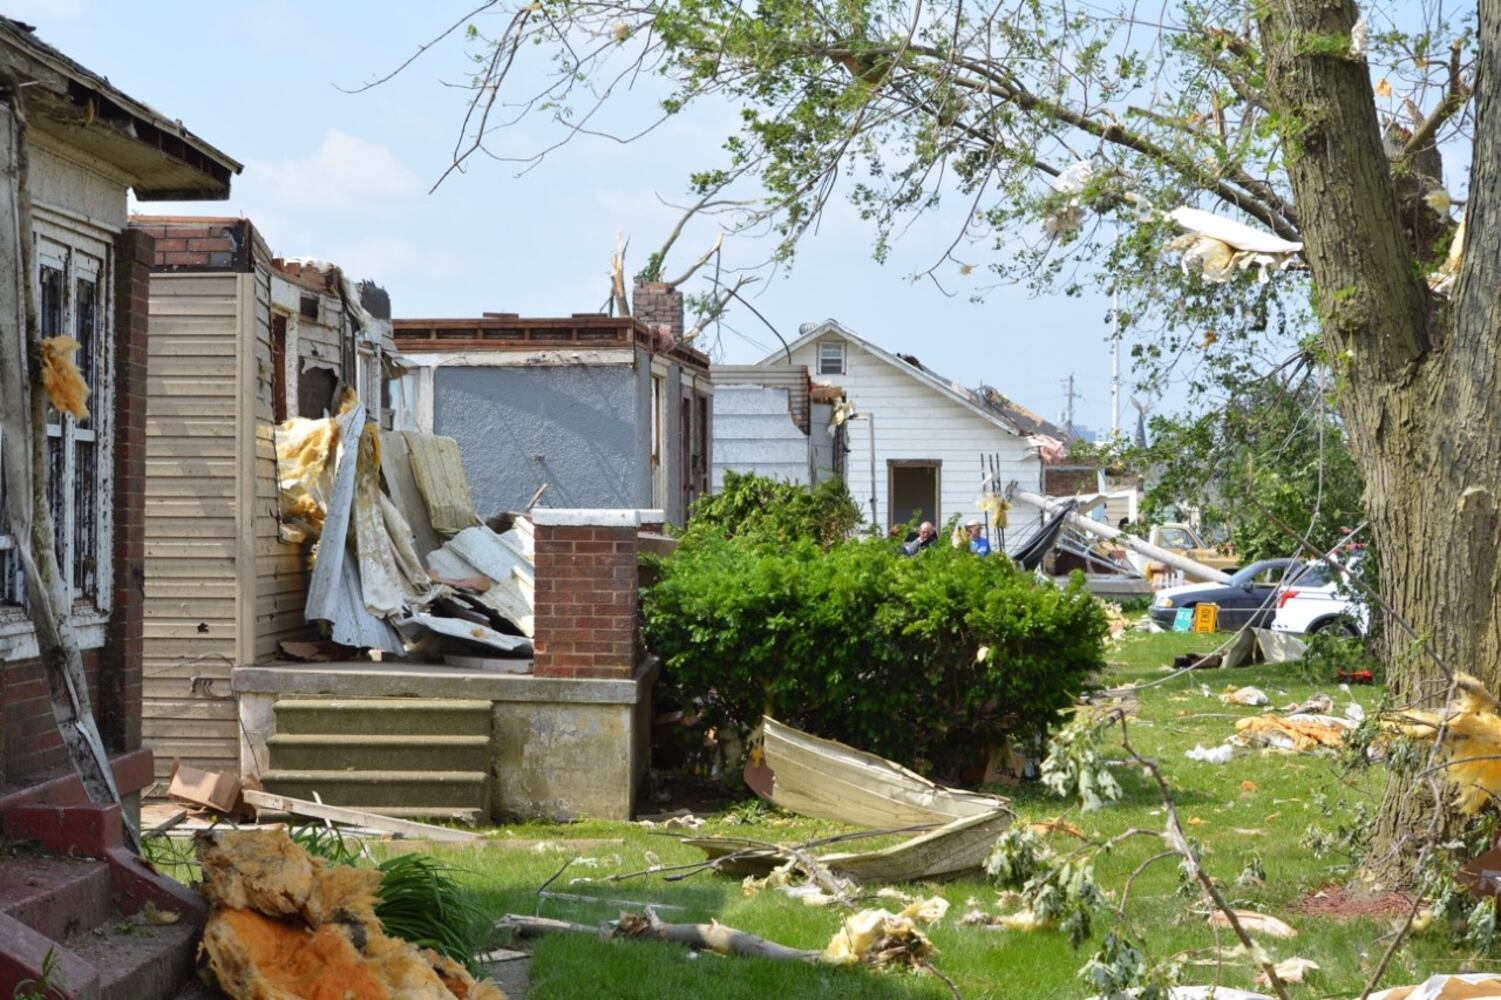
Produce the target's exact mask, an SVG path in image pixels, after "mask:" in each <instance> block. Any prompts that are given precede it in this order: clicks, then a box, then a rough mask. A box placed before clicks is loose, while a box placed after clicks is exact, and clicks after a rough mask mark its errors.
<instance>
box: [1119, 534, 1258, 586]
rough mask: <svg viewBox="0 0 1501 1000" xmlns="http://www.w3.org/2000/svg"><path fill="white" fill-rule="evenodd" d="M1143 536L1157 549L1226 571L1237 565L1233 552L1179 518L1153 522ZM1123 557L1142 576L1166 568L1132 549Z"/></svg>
mask: <svg viewBox="0 0 1501 1000" xmlns="http://www.w3.org/2000/svg"><path fill="white" fill-rule="evenodd" d="M1146 540H1147V541H1148V542H1150V543H1151V544H1153V545H1155V546H1157V547H1158V548H1160V549H1167V550H1169V551H1171V552H1177V553H1180V554H1181V555H1184V556H1187V557H1188V558H1189V559H1192V560H1193V561H1194V562H1196V563H1200V564H1202V565H1204V566H1208V567H1209V568H1210V569H1217V570H1221V571H1222V572H1226V573H1228V572H1231V571H1232V570H1233V569H1235V567H1236V566H1238V565H1239V563H1238V562H1237V560H1236V557H1235V555H1234V554H1233V553H1227V552H1224V551H1222V550H1220V549H1218V548H1215V547H1214V546H1212V545H1210V544H1209V543H1208V542H1206V541H1204V539H1203V537H1202V536H1201V535H1200V534H1199V533H1198V532H1197V531H1195V530H1194V529H1193V528H1192V527H1191V526H1190V525H1187V524H1182V523H1178V522H1173V523H1169V524H1154V525H1152V530H1151V531H1149V532H1148V533H1147V537H1146ZM1125 557H1126V561H1127V562H1129V563H1130V564H1131V567H1132V568H1133V569H1135V570H1136V571H1137V572H1138V573H1140V574H1141V575H1142V576H1145V577H1151V576H1153V575H1154V574H1158V573H1163V572H1166V571H1167V569H1168V567H1166V566H1164V565H1163V564H1162V563H1160V562H1155V561H1153V560H1150V559H1148V558H1147V557H1146V556H1143V555H1140V554H1138V553H1135V552H1127V553H1126V554H1125Z"/></svg>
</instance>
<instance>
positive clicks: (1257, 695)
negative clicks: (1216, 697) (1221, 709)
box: [1220, 687, 1271, 708]
mask: <svg viewBox="0 0 1501 1000" xmlns="http://www.w3.org/2000/svg"><path fill="white" fill-rule="evenodd" d="M1220 701H1222V702H1224V703H1225V704H1226V705H1244V706H1246V707H1248V708H1255V707H1256V706H1258V705H1266V704H1269V703H1270V702H1271V699H1270V698H1268V697H1267V696H1266V692H1265V691H1263V690H1261V688H1256V687H1243V688H1239V689H1237V690H1235V691H1226V692H1225V693H1224V694H1222V695H1220Z"/></svg>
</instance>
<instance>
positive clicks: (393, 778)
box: [261, 768, 490, 784]
mask: <svg viewBox="0 0 1501 1000" xmlns="http://www.w3.org/2000/svg"><path fill="white" fill-rule="evenodd" d="M489 777H490V775H489V772H487V771H360V770H356V769H354V768H349V769H347V770H340V771H321V770H304V769H301V768H298V769H295V770H293V769H282V770H270V771H266V772H265V773H263V774H262V775H261V781H262V782H267V783H269V782H273V781H361V782H369V783H372V784H387V783H394V782H401V783H406V782H412V781H429V782H435V783H446V784H467V783H470V782H474V783H481V782H483V781H485V779H487V778H489Z"/></svg>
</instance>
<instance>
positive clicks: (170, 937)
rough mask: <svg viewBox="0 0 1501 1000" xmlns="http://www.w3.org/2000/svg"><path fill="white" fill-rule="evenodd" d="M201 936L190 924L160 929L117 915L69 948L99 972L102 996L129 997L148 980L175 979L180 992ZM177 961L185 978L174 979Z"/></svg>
mask: <svg viewBox="0 0 1501 1000" xmlns="http://www.w3.org/2000/svg"><path fill="white" fill-rule="evenodd" d="M197 934H198V929H197V927H195V926H194V925H193V923H192V922H191V921H187V920H182V921H179V922H178V923H175V924H166V925H157V924H148V923H144V922H140V923H138V922H137V921H135V920H133V919H132V918H130V917H126V916H118V915H117V916H116V917H115V918H113V919H111V920H109V921H107V922H105V923H104V924H101V925H100V926H99V927H96V928H94V929H93V930H90V931H85V932H84V933H82V934H76V935H74V936H73V937H71V938H69V939H68V940H67V942H66V946H67V948H68V950H69V951H70V952H72V953H73V954H74V955H76V956H77V957H78V958H80V959H82V960H83V961H85V962H87V963H88V964H90V965H92V966H93V967H94V968H95V969H97V970H98V972H99V986H100V994H101V996H104V997H112V996H129V995H131V993H137V992H138V991H139V988H140V987H139V985H138V984H137V985H132V984H134V983H135V982H136V981H137V980H138V979H140V978H144V977H152V978H157V979H167V980H169V981H170V980H173V979H175V980H176V988H180V987H181V985H182V983H183V982H185V981H186V975H187V970H188V968H189V967H190V964H191V960H192V954H193V950H194V945H193V942H194V939H195V938H196V937H197ZM173 961H177V962H180V963H181V965H180V966H179V968H180V970H181V973H182V974H181V976H174V974H173V971H172V969H171V967H170V963H171V962H173ZM122 990H126V991H127V992H124V993H122ZM174 992H175V988H174Z"/></svg>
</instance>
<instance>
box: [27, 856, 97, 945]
mask: <svg viewBox="0 0 1501 1000" xmlns="http://www.w3.org/2000/svg"><path fill="white" fill-rule="evenodd" d="M110 912H111V904H110V893H109V866H108V865H107V864H105V863H104V862H102V861H94V860H91V859H85V858H63V857H58V856H56V855H46V854H28V853H18V854H16V855H13V856H11V857H8V858H6V859H5V861H4V863H0V913H5V914H8V915H10V916H12V917H14V918H15V919H16V920H19V921H20V922H21V923H23V924H25V925H26V926H28V927H30V928H31V929H32V930H35V931H37V932H38V933H40V934H46V935H47V936H48V937H53V938H59V937H63V936H66V935H67V934H69V933H77V932H78V931H86V930H91V929H92V928H93V927H94V926H96V925H97V924H98V923H99V922H100V921H102V920H104V919H105V918H107V917H108V916H109V914H110Z"/></svg>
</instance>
